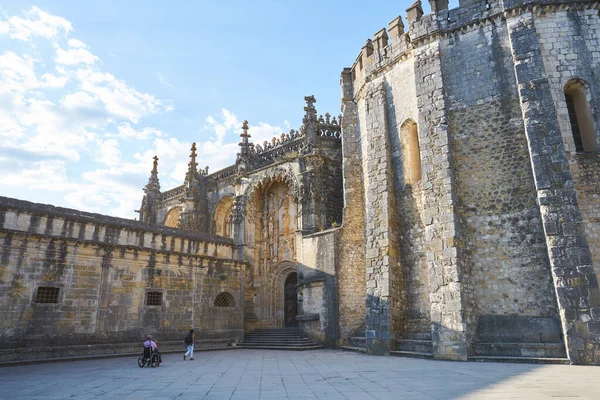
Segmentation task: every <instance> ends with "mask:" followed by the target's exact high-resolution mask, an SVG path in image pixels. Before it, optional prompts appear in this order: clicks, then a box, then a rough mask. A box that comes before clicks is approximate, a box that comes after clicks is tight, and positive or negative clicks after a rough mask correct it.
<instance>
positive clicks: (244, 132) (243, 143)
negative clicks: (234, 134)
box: [238, 121, 251, 156]
mask: <svg viewBox="0 0 600 400" xmlns="http://www.w3.org/2000/svg"><path fill="white" fill-rule="evenodd" d="M240 137H241V138H242V141H241V142H240V143H238V146H240V147H241V148H242V149H241V155H243V156H245V155H247V154H248V153H249V152H250V142H249V141H248V139H249V138H250V137H251V135H249V134H248V121H244V123H243V124H242V133H240Z"/></svg>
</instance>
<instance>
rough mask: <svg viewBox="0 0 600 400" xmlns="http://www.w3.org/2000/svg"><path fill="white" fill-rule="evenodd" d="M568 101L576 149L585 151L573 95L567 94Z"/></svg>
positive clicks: (579, 151)
mask: <svg viewBox="0 0 600 400" xmlns="http://www.w3.org/2000/svg"><path fill="white" fill-rule="evenodd" d="M565 100H566V101H567V110H569V121H570V122H571V131H572V132H573V141H574V142H575V151H577V152H578V153H581V152H583V141H582V140H581V132H580V131H579V123H578V122H577V113H576V112H575V102H574V101H573V96H571V95H569V94H565Z"/></svg>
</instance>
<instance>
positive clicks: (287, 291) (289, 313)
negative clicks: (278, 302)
mask: <svg viewBox="0 0 600 400" xmlns="http://www.w3.org/2000/svg"><path fill="white" fill-rule="evenodd" d="M297 284H298V274H296V273H295V272H292V273H291V274H289V275H288V277H287V278H286V279H285V284H284V286H283V293H284V304H283V309H284V326H285V327H286V328H287V327H292V326H298V321H296V315H298V289H297V287H296V285H297Z"/></svg>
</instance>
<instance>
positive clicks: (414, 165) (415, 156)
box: [400, 119, 421, 185]
mask: <svg viewBox="0 0 600 400" xmlns="http://www.w3.org/2000/svg"><path fill="white" fill-rule="evenodd" d="M400 142H401V144H402V166H403V170H404V184H405V185H412V184H414V183H417V182H418V181H420V180H421V151H420V147H419V133H418V129H417V124H416V122H415V121H413V120H412V119H407V120H406V121H404V123H403V124H402V126H401V127H400Z"/></svg>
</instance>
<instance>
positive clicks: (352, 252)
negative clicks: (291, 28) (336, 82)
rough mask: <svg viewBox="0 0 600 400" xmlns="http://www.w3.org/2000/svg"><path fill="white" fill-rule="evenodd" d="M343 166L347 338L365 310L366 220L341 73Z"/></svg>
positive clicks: (354, 125) (342, 317) (351, 111)
mask: <svg viewBox="0 0 600 400" xmlns="http://www.w3.org/2000/svg"><path fill="white" fill-rule="evenodd" d="M341 79H342V87H343V93H342V111H343V113H344V118H343V120H342V155H343V158H342V168H343V176H344V192H343V193H344V212H343V225H342V229H341V230H340V236H339V248H338V249H339V251H338V265H337V267H336V280H337V284H338V314H339V339H340V342H342V343H344V342H346V341H347V340H348V339H349V338H350V337H353V336H355V333H356V331H358V330H359V329H361V328H364V324H365V313H366V308H365V307H366V296H367V293H366V292H365V286H366V274H365V223H364V218H365V215H364V196H363V187H362V183H363V173H362V169H361V153H360V147H359V134H360V133H359V126H358V114H357V108H356V103H354V101H353V100H352V75H351V74H350V71H348V70H347V69H346V70H344V72H343V73H342V78H341Z"/></svg>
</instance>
